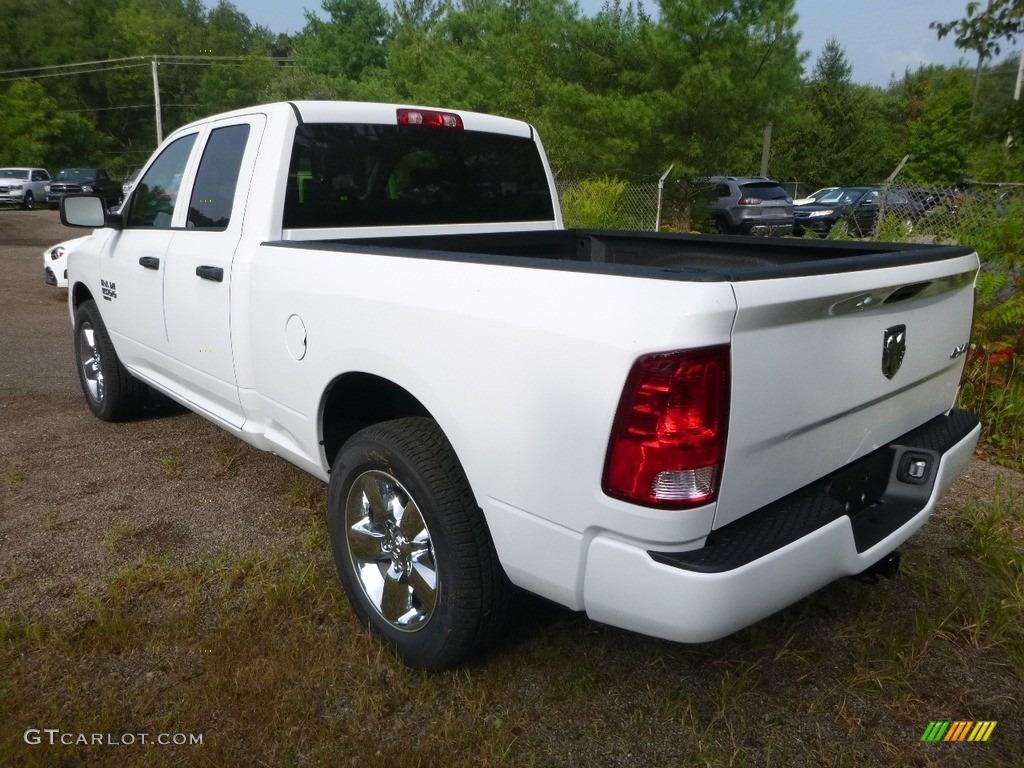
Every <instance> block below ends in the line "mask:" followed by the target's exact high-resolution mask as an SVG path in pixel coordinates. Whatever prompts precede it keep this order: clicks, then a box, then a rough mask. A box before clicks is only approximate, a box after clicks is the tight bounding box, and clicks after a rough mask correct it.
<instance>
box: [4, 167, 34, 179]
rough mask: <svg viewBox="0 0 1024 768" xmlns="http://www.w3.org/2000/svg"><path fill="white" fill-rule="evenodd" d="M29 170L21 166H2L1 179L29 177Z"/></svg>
mask: <svg viewBox="0 0 1024 768" xmlns="http://www.w3.org/2000/svg"><path fill="white" fill-rule="evenodd" d="M27 178H28V171H23V170H21V169H20V168H0V179H27Z"/></svg>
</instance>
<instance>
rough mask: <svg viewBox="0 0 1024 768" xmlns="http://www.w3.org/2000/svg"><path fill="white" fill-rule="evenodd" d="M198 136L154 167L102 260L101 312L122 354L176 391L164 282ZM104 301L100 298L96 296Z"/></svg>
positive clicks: (179, 143)
mask: <svg viewBox="0 0 1024 768" xmlns="http://www.w3.org/2000/svg"><path fill="white" fill-rule="evenodd" d="M197 135H198V133H190V134H187V135H185V136H182V137H181V138H179V139H176V140H175V141H174V142H172V143H171V144H169V145H167V147H165V148H164V150H163V151H162V152H161V153H160V154H159V155H158V156H157V157H156V159H154V160H153V162H152V163H150V165H149V167H148V168H147V169H146V173H145V174H144V175H143V176H142V178H140V179H139V184H138V186H137V188H136V190H135V193H134V194H133V195H132V197H131V198H130V199H129V201H128V202H127V203H126V206H127V208H126V209H125V211H124V221H125V225H124V229H122V230H121V231H118V232H115V233H114V235H113V236H112V237H111V238H110V239H109V240H108V241H107V243H106V246H105V247H104V251H103V254H102V256H101V257H100V280H101V284H100V289H101V291H102V301H100V311H101V312H102V313H103V319H104V322H105V323H106V325H107V328H108V329H109V330H110V334H111V336H113V337H114V343H115V345H116V346H117V353H118V355H119V356H120V357H121V359H122V360H123V361H124V362H125V363H126V364H128V365H130V366H132V367H133V368H136V369H137V370H138V371H140V372H141V373H142V374H143V375H144V376H146V377H148V378H151V379H153V380H154V381H156V382H158V383H160V384H162V385H165V386H170V387H171V388H173V378H174V375H173V372H172V370H171V366H170V362H169V359H168V357H167V353H168V344H167V330H166V328H165V327H164V313H163V278H164V266H165V265H164V262H165V260H166V254H167V248H168V246H169V244H170V242H171V238H172V237H173V236H174V230H172V229H171V222H172V221H173V220H174V213H175V208H176V207H177V202H178V187H179V185H180V183H181V179H182V178H184V176H185V171H186V168H187V166H188V162H189V158H190V157H191V154H192V149H193V147H194V145H195V142H196V137H197ZM96 298H97V300H99V299H100V297H99V296H97V297H96Z"/></svg>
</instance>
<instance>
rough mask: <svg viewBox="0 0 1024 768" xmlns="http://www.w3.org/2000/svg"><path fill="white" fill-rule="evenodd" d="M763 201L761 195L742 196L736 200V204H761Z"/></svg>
mask: <svg viewBox="0 0 1024 768" xmlns="http://www.w3.org/2000/svg"><path fill="white" fill-rule="evenodd" d="M763 202H764V200H762V199H761V198H759V197H741V198H740V199H739V200H737V201H736V205H760V204H761V203H763Z"/></svg>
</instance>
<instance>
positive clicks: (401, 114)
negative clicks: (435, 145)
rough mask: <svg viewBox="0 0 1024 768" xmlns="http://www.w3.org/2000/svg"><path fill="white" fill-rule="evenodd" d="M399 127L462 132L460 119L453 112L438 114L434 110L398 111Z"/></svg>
mask: <svg viewBox="0 0 1024 768" xmlns="http://www.w3.org/2000/svg"><path fill="white" fill-rule="evenodd" d="M398 124H399V125H424V126H427V127H428V128H456V129H458V130H462V127H463V126H462V118H461V117H459V116H458V115H456V114H455V113H454V112H438V111H437V110H434V109H400V110H398Z"/></svg>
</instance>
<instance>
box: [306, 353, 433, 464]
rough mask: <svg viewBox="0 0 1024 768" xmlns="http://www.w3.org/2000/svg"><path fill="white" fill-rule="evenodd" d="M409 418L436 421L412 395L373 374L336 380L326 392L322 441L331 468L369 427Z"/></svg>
mask: <svg viewBox="0 0 1024 768" xmlns="http://www.w3.org/2000/svg"><path fill="white" fill-rule="evenodd" d="M406 416H426V417H428V418H432V419H434V420H435V421H437V420H436V418H434V416H433V414H431V413H430V411H428V410H427V408H426V406H424V405H423V403H421V402H420V401H419V400H418V399H417V398H416V397H415V395H413V394H412V393H411V392H409V391H408V390H407V389H405V388H404V387H402V386H400V385H398V384H396V383H394V382H393V381H390V380H389V379H386V378H383V377H382V376H377V375H375V374H372V373H365V372H360V371H353V372H349V373H345V374H342V375H341V376H338V377H337V378H335V379H334V380H333V381H332V382H331V383H330V384H329V385H328V386H327V389H326V390H325V391H324V395H323V400H322V403H321V407H320V439H321V440H322V442H323V449H324V456H325V458H326V460H327V466H328V467H330V466H332V465H333V464H334V459H335V457H336V456H337V455H338V451H340V450H341V446H342V445H344V444H345V441H347V440H348V439H349V438H350V437H351V436H352V435H354V434H355V433H356V432H358V431H359V430H361V429H364V428H365V427H369V426H370V425H372V424H377V423H380V422H382V421H389V420H391V419H400V418H403V417H406Z"/></svg>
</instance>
